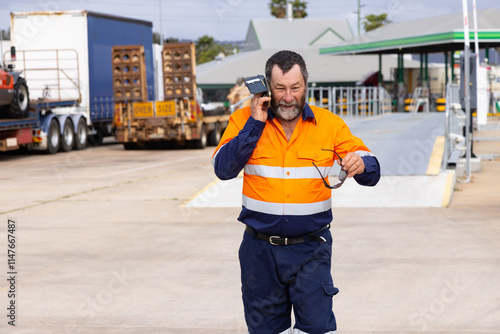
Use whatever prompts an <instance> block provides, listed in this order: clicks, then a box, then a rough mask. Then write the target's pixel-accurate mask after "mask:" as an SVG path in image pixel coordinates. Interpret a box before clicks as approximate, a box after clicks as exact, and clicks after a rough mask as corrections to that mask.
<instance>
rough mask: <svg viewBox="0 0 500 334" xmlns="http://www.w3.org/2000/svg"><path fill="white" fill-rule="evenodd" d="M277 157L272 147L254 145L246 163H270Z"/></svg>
mask: <svg viewBox="0 0 500 334" xmlns="http://www.w3.org/2000/svg"><path fill="white" fill-rule="evenodd" d="M277 157H278V154H277V152H276V151H275V150H273V149H270V148H259V147H256V148H255V149H254V150H253V152H252V155H251V156H250V159H248V162H247V163H248V164H251V165H254V164H255V165H257V164H265V165H271V164H270V162H274V161H275V160H276V158H277Z"/></svg>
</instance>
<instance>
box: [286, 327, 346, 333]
mask: <svg viewBox="0 0 500 334" xmlns="http://www.w3.org/2000/svg"><path fill="white" fill-rule="evenodd" d="M283 333H288V332H286V331H285V332H283ZM336 333H337V331H330V332H327V333H325V334H336ZM293 334H309V333H306V332H303V331H301V330H300V329H298V328H294V329H293Z"/></svg>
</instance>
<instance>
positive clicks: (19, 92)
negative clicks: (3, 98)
mask: <svg viewBox="0 0 500 334" xmlns="http://www.w3.org/2000/svg"><path fill="white" fill-rule="evenodd" d="M29 108H30V98H29V92H28V86H27V85H26V81H25V80H24V79H23V78H21V77H19V78H18V79H17V82H16V84H15V85H14V95H13V96H12V102H11V103H10V108H9V115H10V116H11V117H15V118H24V117H28V112H29Z"/></svg>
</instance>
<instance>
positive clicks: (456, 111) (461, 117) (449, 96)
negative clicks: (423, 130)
mask: <svg viewBox="0 0 500 334" xmlns="http://www.w3.org/2000/svg"><path fill="white" fill-rule="evenodd" d="M445 114H446V118H445V130H444V135H445V141H444V154H443V164H442V168H443V169H446V168H447V167H448V163H449V162H450V160H453V159H454V156H455V155H458V157H455V158H456V159H457V160H458V158H459V157H460V156H462V155H463V154H464V153H465V151H466V150H467V147H468V143H467V142H466V137H465V136H464V135H463V131H464V127H465V123H466V115H465V111H464V110H463V109H462V106H461V104H460V85H457V84H448V85H446V109H445ZM467 168H469V169H470V164H469V162H467Z"/></svg>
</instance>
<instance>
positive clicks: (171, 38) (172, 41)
mask: <svg viewBox="0 0 500 334" xmlns="http://www.w3.org/2000/svg"><path fill="white" fill-rule="evenodd" d="M165 43H179V39H178V38H176V37H169V38H167V39H166V40H165Z"/></svg>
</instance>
